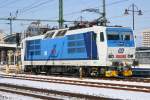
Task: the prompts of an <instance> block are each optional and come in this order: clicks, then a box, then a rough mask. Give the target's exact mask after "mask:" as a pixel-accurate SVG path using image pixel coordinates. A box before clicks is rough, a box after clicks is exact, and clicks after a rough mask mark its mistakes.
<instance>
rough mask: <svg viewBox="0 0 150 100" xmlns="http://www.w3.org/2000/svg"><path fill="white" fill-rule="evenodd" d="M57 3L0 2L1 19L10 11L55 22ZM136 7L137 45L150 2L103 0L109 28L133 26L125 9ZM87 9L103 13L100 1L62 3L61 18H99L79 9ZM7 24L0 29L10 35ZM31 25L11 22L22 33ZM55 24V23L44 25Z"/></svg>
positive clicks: (148, 23) (32, 0)
mask: <svg viewBox="0 0 150 100" xmlns="http://www.w3.org/2000/svg"><path fill="white" fill-rule="evenodd" d="M58 1H59V0H0V13H1V14H0V18H8V17H9V14H10V12H11V13H12V16H15V12H16V11H17V10H18V12H19V13H18V16H17V18H25V19H31V18H33V19H50V20H55V19H58ZM133 3H134V4H135V5H136V6H137V7H138V10H142V12H143V15H142V16H138V15H137V13H136V14H135V34H136V35H137V37H138V42H140V41H141V31H142V30H143V29H147V28H150V7H149V4H150V0H106V11H107V18H108V20H109V22H110V23H109V25H121V26H127V27H132V13H131V12H129V13H130V14H129V15H127V16H126V15H124V10H125V9H126V8H128V9H131V7H130V5H131V4H133ZM87 8H100V9H101V10H102V0H64V19H65V20H79V19H80V16H83V20H94V19H96V18H98V17H99V15H98V14H95V13H87V12H86V13H81V10H83V9H87ZM8 23H9V21H4V20H0V29H2V30H4V32H6V33H9V24H8ZM29 23H30V22H25V21H14V22H13V32H23V31H24V30H25V29H26V27H27V26H28V25H29ZM44 24H50V25H55V26H56V25H57V23H48V22H47V23H44Z"/></svg>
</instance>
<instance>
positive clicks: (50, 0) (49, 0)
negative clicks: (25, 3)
mask: <svg viewBox="0 0 150 100" xmlns="http://www.w3.org/2000/svg"><path fill="white" fill-rule="evenodd" d="M53 1H54V0H46V1H44V2H40V3H38V4H37V5H33V6H31V7H29V8H26V9H25V10H23V11H21V12H20V13H25V12H28V11H30V10H32V9H34V8H37V7H40V6H42V5H44V4H47V3H48V2H53Z"/></svg>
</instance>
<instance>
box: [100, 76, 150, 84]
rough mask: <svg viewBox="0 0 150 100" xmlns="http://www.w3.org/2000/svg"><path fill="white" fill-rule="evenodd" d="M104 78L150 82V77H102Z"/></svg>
mask: <svg viewBox="0 0 150 100" xmlns="http://www.w3.org/2000/svg"><path fill="white" fill-rule="evenodd" d="M102 79H103V80H116V81H128V82H142V83H150V79H148V78H141V77H127V78H125V77H121V78H102Z"/></svg>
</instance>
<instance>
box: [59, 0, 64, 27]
mask: <svg viewBox="0 0 150 100" xmlns="http://www.w3.org/2000/svg"><path fill="white" fill-rule="evenodd" d="M63 24H64V19H63V0H59V28H63Z"/></svg>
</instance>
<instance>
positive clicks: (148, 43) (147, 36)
mask: <svg viewBox="0 0 150 100" xmlns="http://www.w3.org/2000/svg"><path fill="white" fill-rule="evenodd" d="M142 34H143V42H142V46H143V47H150V29H146V30H144V31H143V32H142Z"/></svg>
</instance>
